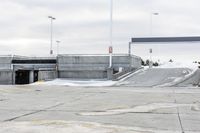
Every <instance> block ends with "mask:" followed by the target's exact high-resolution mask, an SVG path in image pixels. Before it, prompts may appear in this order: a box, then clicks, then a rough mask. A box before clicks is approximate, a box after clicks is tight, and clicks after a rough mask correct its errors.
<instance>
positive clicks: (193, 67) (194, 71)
mask: <svg viewBox="0 0 200 133" xmlns="http://www.w3.org/2000/svg"><path fill="white" fill-rule="evenodd" d="M198 67H199V65H198V64H197V63H187V62H186V63H180V62H165V63H163V64H161V65H160V66H159V67H157V68H189V69H190V71H183V73H185V74H186V75H185V76H183V77H175V78H174V80H173V81H172V82H170V83H165V84H162V85H158V86H156V87H165V86H179V84H184V85H181V86H189V85H194V84H198V83H199V79H200V75H199V72H198ZM169 78H170V77H169ZM171 78H173V77H171ZM197 78H198V81H197V80H195V79H197ZM189 80H190V81H189ZM187 81H189V82H187ZM184 82H185V83H184Z"/></svg>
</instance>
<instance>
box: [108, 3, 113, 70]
mask: <svg viewBox="0 0 200 133" xmlns="http://www.w3.org/2000/svg"><path fill="white" fill-rule="evenodd" d="M112 38H113V0H110V47H109V49H112V50H109V55H110V58H109V67H110V68H111V67H112V53H113V44H112V43H113V42H112Z"/></svg>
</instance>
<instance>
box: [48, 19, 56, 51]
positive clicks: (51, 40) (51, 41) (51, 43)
mask: <svg viewBox="0 0 200 133" xmlns="http://www.w3.org/2000/svg"><path fill="white" fill-rule="evenodd" d="M48 18H49V19H50V21H51V35H50V55H53V49H52V45H53V20H55V19H56V18H54V17H52V16H48Z"/></svg>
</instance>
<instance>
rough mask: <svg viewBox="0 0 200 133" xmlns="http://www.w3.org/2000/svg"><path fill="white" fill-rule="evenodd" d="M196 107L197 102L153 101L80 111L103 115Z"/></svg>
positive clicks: (91, 114)
mask: <svg viewBox="0 0 200 133" xmlns="http://www.w3.org/2000/svg"><path fill="white" fill-rule="evenodd" d="M188 106H189V107H193V106H195V107H196V104H177V103H152V104H147V105H141V106H135V107H133V108H127V109H114V110H106V111H101V112H84V113H79V115H83V116H101V115H118V114H124V113H148V112H152V111H154V110H158V109H163V108H177V107H188Z"/></svg>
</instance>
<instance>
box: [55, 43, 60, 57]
mask: <svg viewBox="0 0 200 133" xmlns="http://www.w3.org/2000/svg"><path fill="white" fill-rule="evenodd" d="M56 43H57V55H59V44H60V41H58V40H57V41H56Z"/></svg>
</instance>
